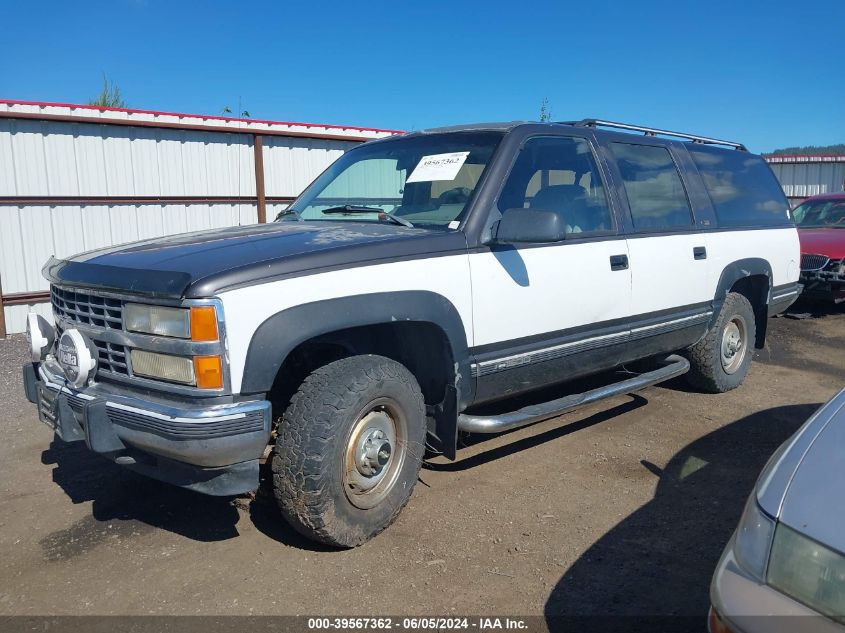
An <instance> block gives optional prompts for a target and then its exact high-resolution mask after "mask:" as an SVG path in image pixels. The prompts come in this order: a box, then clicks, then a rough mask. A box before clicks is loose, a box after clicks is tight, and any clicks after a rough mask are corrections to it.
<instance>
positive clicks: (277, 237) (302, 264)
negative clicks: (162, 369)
mask: <svg viewBox="0 0 845 633" xmlns="http://www.w3.org/2000/svg"><path fill="white" fill-rule="evenodd" d="M460 250H464V251H465V250H466V239H465V237H464V235H463V233H461V232H458V231H440V230H434V229H422V228H408V227H404V226H394V225H390V224H382V223H375V222H352V221H340V222H330V221H314V222H273V223H270V224H256V225H251V226H242V227H233V228H224V229H215V230H211V231H201V232H196V233H185V234H182V235H175V236H170V237H162V238H157V239H150V240H145V241H142V242H135V243H132V244H126V245H123V246H117V247H110V248H105V249H101V250H96V251H91V252H88V253H83V254H81V255H77V256H76V257H72V258H70V259H67V260H60V259H55V258H53V259H51V260H50V261H49V262H48V263H47V265H46V266H45V267H44V271H43V272H44V275H45V277H47V279H48V280H49V281H51V282H52V283H57V284H64V285H71V286H82V287H95V288H99V289H102V290H111V291H118V292H127V293H133V294H142V295H150V296H156V297H170V298H181V297H210V296H214V295H215V294H216V293H218V292H220V291H222V290H226V289H231V288H236V287H240V286H244V285H250V284H254V283H258V282H261V281H266V280H270V279H273V278H280V277H284V276H290V275H297V274H309V273H312V272H320V271H324V270H330V269H333V268H343V267H349V266H355V265H362V264H366V263H379V262H381V261H386V260H395V259H406V258H413V257H419V256H422V255H425V254H429V253H431V254H436V253H442V252H444V251H460Z"/></svg>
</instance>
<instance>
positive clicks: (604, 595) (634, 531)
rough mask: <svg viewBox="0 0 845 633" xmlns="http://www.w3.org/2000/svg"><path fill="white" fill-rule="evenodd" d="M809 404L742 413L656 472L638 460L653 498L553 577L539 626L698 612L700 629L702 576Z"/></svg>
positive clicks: (705, 594)
mask: <svg viewBox="0 0 845 633" xmlns="http://www.w3.org/2000/svg"><path fill="white" fill-rule="evenodd" d="M819 406H820V405H791V406H785V407H776V408H773V409H768V410H765V411H760V412H759V413H755V414H752V415H750V416H747V417H745V418H742V419H740V420H738V421H736V422H733V423H731V424H729V425H728V426H725V427H723V428H721V429H719V430H717V431H714V432H712V433H710V434H709V435H706V436H705V437H703V438H701V439H698V440H696V441H695V442H693V443H691V444H689V445H688V446H687V447H685V448H684V449H683V450H681V451H680V452H679V453H677V454H676V455H675V456H674V457H673V458H672V459H671V460H670V462H669V464H668V465H667V466H666V467H665V468H663V469H661V468H660V467H659V466H657V465H655V464H652V463H649V462H647V461H645V460H643V461H642V462H641V464H642V467H643V468H645V469H647V470H649V471H651V472H652V473H654V474H655V475H656V476H657V477H659V481H658V483H657V490H656V492H655V495H654V498H653V499H652V500H651V501H650V502H649V503H648V504H647V505H645V506H644V507H642V508H641V509H639V510H638V511H636V512H635V513H634V514H632V515H630V516H629V517H627V518H626V519H624V520H623V521H622V522H621V523H619V524H618V525H616V527H614V528H613V529H612V530H610V531H609V532H608V533H607V534H605V535H604V536H603V537H602V538H601V539H600V540H598V541H597V542H596V543H595V544H594V545H593V546H592V547H590V549H589V550H587V551H586V552H585V553H584V554H583V555H582V556H581V557H580V558H579V559H578V560H577V561H576V562H575V563H574V564H573V565H572V566H571V567H570V568H569V569H568V570H567V572H566V574H564V576H563V577H562V578H561V579H560V580H559V581H558V583H557V585H556V586H555V587H554V589H553V590H552V592H551V594H550V595H549V597H548V600H547V602H546V605H545V615H546V618H547V622H548V624H549V627H550V628H551V629H552V630H554V628H555V627H556V626H557V625H558V624H560V622H561V620H560V619H559V618H561V617H564V618H565V617H566V616H620V615H640V616H644V615H645V616H677V615H684V616H695V617H696V618H700V621H698V626H697V628H699V629H700V630H704V628H705V625H704V622H705V617H706V614H707V609H708V607H709V603H710V601H709V587H710V578H711V576H712V574H713V571H714V569H715V567H716V563H717V562H718V560H719V556H720V555H721V553H722V549H723V548H724V546H725V544H726V543H727V541H728V539H729V538H730V536H731V533H732V532H733V530H734V528H735V527H736V524H737V521H738V520H739V516H740V514H741V512H742V508H743V505H744V503H745V500H746V498H747V497H748V495H749V493H750V491H751V489H752V488H753V486H754V483H755V481H756V479H757V477H758V475H759V473H760V470H761V469H762V468H763V466H764V465H765V463H766V461H767V460H768V458H769V456H770V455H771V454H772V453H773V452H774V451H775V449H776V448H777V447H778V446H779V445H780V444H781V443H782V442H784V441H785V440H786V439H787V438H788V437H789V436H790V435H792V433H793V432H794V431H796V430H797V429H798V427H800V426H801V424H803V423H804V421H806V420H807V418H808V417H810V415H812V413H813V412H814V411H815V410H816V409H817V408H818V407H819ZM620 622H627V623H628V624H632V623H633V621H627V620H624V619H623V620H620V621H618V622H617V623H620ZM664 624H665V622H664Z"/></svg>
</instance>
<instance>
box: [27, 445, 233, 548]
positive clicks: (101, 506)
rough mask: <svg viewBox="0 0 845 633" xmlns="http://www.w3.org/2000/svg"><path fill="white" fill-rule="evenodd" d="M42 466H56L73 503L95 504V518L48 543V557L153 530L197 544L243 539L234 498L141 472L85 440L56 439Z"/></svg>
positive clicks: (52, 536)
mask: <svg viewBox="0 0 845 633" xmlns="http://www.w3.org/2000/svg"><path fill="white" fill-rule="evenodd" d="M41 462H42V463H43V464H47V465H54V466H55V468H53V472H52V475H53V481H54V482H55V483H56V484H58V485H59V486H60V487H61V489H62V490H63V491H64V492H65V494H66V495H67V496H68V497H69V498H70V500H71V501H72V502H73V503H75V504H76V503H85V502H92V506H91V516H90V517H86V518H84V519H82V520H80V521H79V522H78V524H74V525H72V526H70V527H69V528H66V529H64V530H60V531H58V532H55V533H53V534H50V535H49V536H48V537H47V538H46V539H44V542H42V546H44V547H45V549H47V550H50V551H48V552H47V554H48V558H49V557H51V555H52V556H53V557H59V558H61V557H62V550H67V552H70V553H82V552H81V551H77V550H79V549H80V548H91V547H94V546H96V545H97V544H98V543H99V540H100V538H101V537H102V538H103V539H105V538H111V537H113V536H114V535H117V536H120V535H129V534H132V535H136V534H137V533H140V532H146V531H148V530H149V529H152V528H160V529H164V530H168V531H170V532H175V533H177V534H180V535H182V536H185V537H187V538H190V539H193V540H197V541H221V540H225V539H229V538H233V537H235V536H237V535H238V531H237V529H236V524H237V521H238V511H237V509H236V508H235V507H234V506H233V504H232V499H231V498H230V497H209V496H206V495H201V494H199V493H196V492H192V491H190V490H184V489H182V488H177V487H175V486H171V485H168V484H164V483H162V482H158V481H155V480H153V479H149V478H147V477H143V476H141V475H138V474H135V473H133V472H131V471H129V470H126V469H125V468H121V467H120V466H118V465H116V464H114V463H113V462H111V461H109V460H107V459H105V458H103V457H101V456H99V455H97V454H95V453H92V452H91V451H89V450H88V448H87V447H86V446H85V443H84V442H73V443H65V442H63V441H61V440H59V439H57V438H54V439H53V441H52V443H51V444H50V447H49V448H48V449H47V450H45V451H44V452H43V453H42V454H41ZM81 533H85V536H84V537H83V538H82V539H80V534H81ZM80 541H82V542H80ZM51 552H52V554H51Z"/></svg>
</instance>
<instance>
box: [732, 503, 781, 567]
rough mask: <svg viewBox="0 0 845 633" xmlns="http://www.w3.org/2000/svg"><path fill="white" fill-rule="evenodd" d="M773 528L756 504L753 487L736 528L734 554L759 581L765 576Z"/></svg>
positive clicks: (772, 523)
mask: <svg viewBox="0 0 845 633" xmlns="http://www.w3.org/2000/svg"><path fill="white" fill-rule="evenodd" d="M774 530H775V522H774V521H773V520H772V519H770V518H769V517H768V516H766V515H765V514H764V513H763V511H762V510H761V509H760V506H759V505H757V491H756V489H755V490H754V492H752V493H751V496H750V497H748V501H747V502H746V504H745V510H744V511H743V513H742V518H741V519H740V520H739V526H738V527H737V528H736V538H735V539H734V555H735V556H736V561H737V563H739V564H740V565H741V566H742V567H743V569H745V570H746V571H747V572H749V573H750V574H751V575H752V576H754V577H755V578H756V579H757V580H759V581H760V582H761V583H762V582H763V578H765V573H766V562H767V561H768V559H769V550H770V548H771V544H772V535H773V534H774Z"/></svg>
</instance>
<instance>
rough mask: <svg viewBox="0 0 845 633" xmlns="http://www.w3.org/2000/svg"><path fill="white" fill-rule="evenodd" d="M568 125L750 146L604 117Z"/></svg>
mask: <svg viewBox="0 0 845 633" xmlns="http://www.w3.org/2000/svg"><path fill="white" fill-rule="evenodd" d="M561 123H564V124H566V125H573V126H575V127H608V128H614V129H617V130H629V131H631V132H642V133H643V134H645V135H646V136H658V135H659V136H674V137H676V138H683V139H687V140H689V141H692V142H693V143H700V144H702V145H726V146H728V147H733V148H734V149H738V150H740V151H743V152H747V151H748V148H747V147H745V145H743V144H742V143H736V142H734V141H722V140H720V139H717V138H708V137H706V136H696V135H695V134H686V133H684V132H671V131H669V130H660V129H658V128H653V127H643V126H642V125H631V124H630V123H616V122H614V121H603V120H602V119H582V120H580V121H561Z"/></svg>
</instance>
